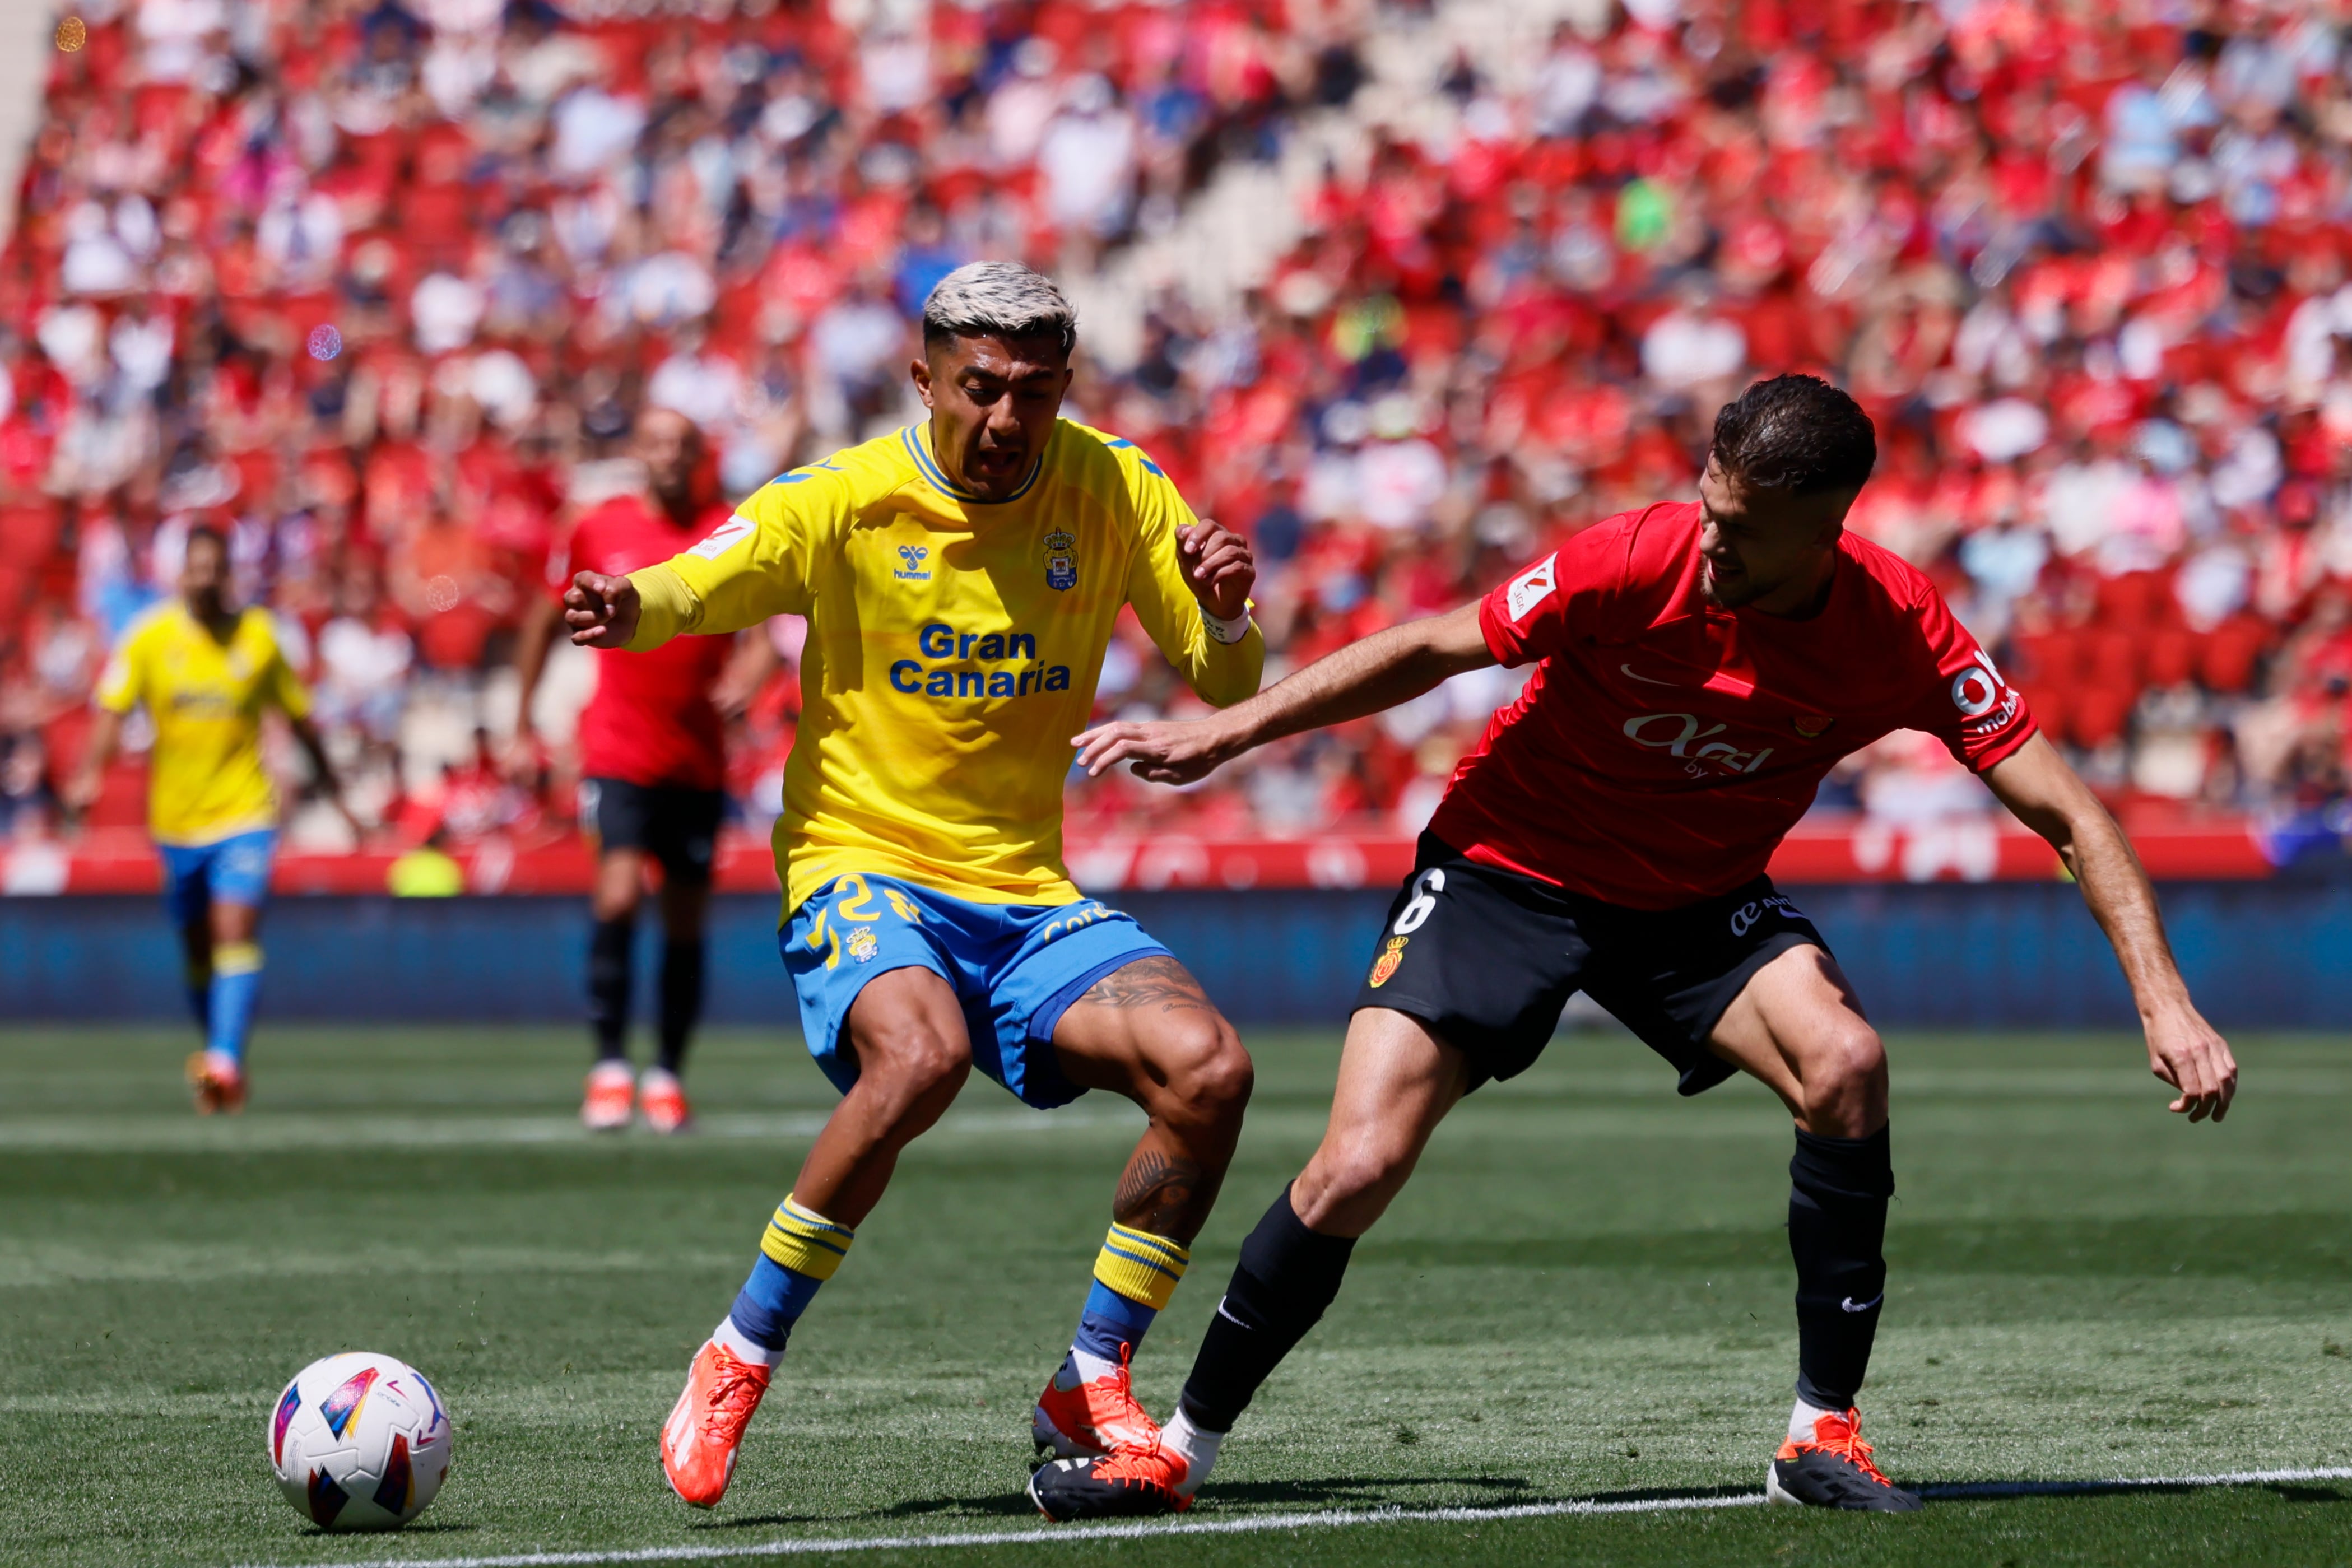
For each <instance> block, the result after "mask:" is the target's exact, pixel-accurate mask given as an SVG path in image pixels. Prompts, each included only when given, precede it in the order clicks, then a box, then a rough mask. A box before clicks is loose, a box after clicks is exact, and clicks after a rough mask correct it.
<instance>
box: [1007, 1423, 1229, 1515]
mask: <svg viewBox="0 0 2352 1568" xmlns="http://www.w3.org/2000/svg"><path fill="white" fill-rule="evenodd" d="M1191 1479H1192V1478H1191V1476H1190V1474H1189V1472H1188V1469H1187V1467H1186V1465H1185V1463H1184V1461H1183V1460H1182V1459H1181V1458H1178V1457H1177V1456H1176V1455H1174V1454H1171V1453H1170V1452H1169V1451H1168V1450H1167V1449H1166V1448H1163V1447H1161V1446H1160V1444H1159V1443H1158V1442H1156V1441H1155V1442H1152V1443H1149V1444H1143V1443H1122V1444H1120V1445H1119V1446H1118V1447H1117V1448H1113V1449H1112V1450H1111V1451H1110V1452H1109V1453H1108V1454H1105V1455H1103V1456H1101V1457H1100V1458H1091V1459H1055V1460H1054V1461H1052V1462H1051V1463H1049V1464H1045V1465H1040V1466H1039V1467H1038V1468H1037V1470H1036V1473H1034V1475H1032V1476H1031V1477H1030V1478H1029V1500H1030V1501H1031V1502H1034V1503H1035V1504H1036V1505H1037V1511H1038V1512H1040V1513H1042V1514H1044V1515H1045V1517H1046V1518H1047V1519H1050V1520H1053V1521H1056V1522H1057V1523H1061V1522H1067V1521H1071V1520H1076V1519H1133V1518H1136V1517H1138V1516H1139V1515H1145V1514H1154V1513H1181V1512H1183V1511H1185V1510H1186V1509H1188V1508H1190V1507H1192V1486H1191V1485H1190V1484H1189V1483H1190V1482H1191Z"/></svg>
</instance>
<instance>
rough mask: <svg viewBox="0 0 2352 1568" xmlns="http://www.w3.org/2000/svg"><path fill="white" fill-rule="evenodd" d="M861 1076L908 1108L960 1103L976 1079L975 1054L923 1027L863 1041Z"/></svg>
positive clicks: (860, 1045)
mask: <svg viewBox="0 0 2352 1568" xmlns="http://www.w3.org/2000/svg"><path fill="white" fill-rule="evenodd" d="M858 1057H859V1059H860V1060H859V1076H860V1078H861V1081H864V1082H871V1083H872V1084H873V1086H874V1088H875V1089H876V1090H877V1092H880V1093H882V1094H884V1095H885V1096H886V1097H887V1098H888V1099H889V1100H891V1101H893V1102H896V1103H901V1104H903V1105H905V1106H907V1107H908V1108H912V1107H915V1106H919V1105H924V1104H929V1103H935V1102H940V1101H944V1100H950V1099H953V1098H954V1097H955V1092H956V1091H957V1090H959V1089H961V1088H962V1087H963V1081H964V1080H965V1079H966V1078H969V1077H970V1076H971V1048H970V1047H969V1046H967V1045H966V1044H965V1043H964V1042H963V1041H962V1040H958V1039H953V1038H950V1036H949V1035H948V1034H947V1033H946V1032H945V1031H943V1030H937V1029H932V1028H930V1027H929V1026H928V1025H925V1024H922V1023H915V1024H911V1025H908V1026H907V1027H904V1028H900V1029H897V1030H889V1031H887V1033H885V1034H883V1035H882V1036H881V1037H880V1038H877V1039H869V1040H861V1041H860V1042H859V1049H858Z"/></svg>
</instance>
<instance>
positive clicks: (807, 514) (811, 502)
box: [625, 458, 857, 653]
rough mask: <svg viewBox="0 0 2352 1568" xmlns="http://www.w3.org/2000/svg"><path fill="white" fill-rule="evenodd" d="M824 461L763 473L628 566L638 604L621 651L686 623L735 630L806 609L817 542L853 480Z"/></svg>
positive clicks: (848, 504) (829, 534) (840, 514)
mask: <svg viewBox="0 0 2352 1568" xmlns="http://www.w3.org/2000/svg"><path fill="white" fill-rule="evenodd" d="M834 463H835V459H834V458H827V459H826V460H825V461H824V462H823V463H817V464H812V465H810V466H808V467H806V468H795V469H794V470H793V471H792V472H791V473H789V474H786V475H784V476H782V478H779V479H773V480H771V481H770V482H769V483H768V484H766V485H765V486H761V488H760V489H759V490H758V491H757V492H755V493H754V494H753V495H752V496H751V497H750V498H749V499H747V500H746V501H745V502H744V503H743V504H742V505H741V506H740V507H737V508H736V509H735V515H734V516H733V517H730V518H728V519H727V521H725V522H724V523H721V524H720V525H719V527H718V528H714V529H712V530H711V532H710V537H709V538H706V539H704V540H703V541H702V542H701V543H700V544H698V545H693V546H690V547H689V548H688V549H685V550H684V551H682V552H680V553H679V554H677V555H675V556H672V557H671V558H670V559H668V560H666V561H664V562H662V563H661V564H660V565H658V566H649V567H645V568H643V569H641V570H636V571H633V572H631V573H629V580H630V581H631V582H634V583H635V584H636V586H637V598H638V601H639V604H640V611H639V614H638V618H637V630H636V633H635V635H634V636H632V637H631V638H630V639H629V641H628V643H626V644H625V646H626V647H627V648H628V650H629V651H630V652H632V653H643V652H644V651H646V649H648V648H658V647H660V646H661V645H662V644H663V643H667V642H668V641H669V640H670V639H671V638H673V637H677V636H682V635H684V634H686V633H688V632H740V631H741V630H743V629H744V628H745V627H747V626H756V625H758V624H759V623H760V622H762V621H765V620H766V619H768V617H770V616H771V615H787V614H789V615H805V614H807V613H808V612H809V608H810V605H811V603H812V601H814V597H815V595H814V591H813V584H814V581H815V579H816V571H815V562H816V559H817V554H818V551H819V550H820V549H822V548H824V542H825V541H826V540H828V539H830V538H835V537H837V535H838V534H839V532H840V530H841V529H842V528H846V527H847V526H848V524H849V522H850V520H851V519H852V518H853V517H855V516H856V509H857V501H856V486H855V485H854V484H853V482H852V480H851V477H850V476H849V475H848V474H847V473H846V472H845V471H844V470H842V469H840V468H838V467H835V466H834Z"/></svg>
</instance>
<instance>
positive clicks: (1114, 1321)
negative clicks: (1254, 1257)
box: [1062, 1224, 1192, 1383]
mask: <svg viewBox="0 0 2352 1568" xmlns="http://www.w3.org/2000/svg"><path fill="white" fill-rule="evenodd" d="M1191 1264H1192V1253H1191V1252H1190V1251H1188V1250H1187V1249H1185V1248H1184V1247H1182V1246H1181V1245H1180V1244H1179V1243H1177V1242H1174V1241H1171V1240H1170V1239H1168V1238H1167V1237H1165V1236H1154V1235H1152V1234H1151V1232H1150V1231H1148V1230H1138V1229H1136V1228H1134V1227H1133V1226H1129V1225H1118V1224H1113V1225H1112V1226H1111V1228H1110V1234H1109V1235H1108V1236H1107V1237H1105V1238H1104V1239H1103V1245H1102V1251H1101V1252H1100V1253H1098V1254H1097V1255H1096V1258H1095V1283H1094V1289H1093V1290H1092V1291H1088V1292H1087V1304H1086V1307H1085V1309H1084V1310H1083V1311H1082V1312H1080V1313H1079V1314H1078V1332H1077V1333H1076V1334H1075V1335H1073V1336H1072V1337H1071V1340H1070V1354H1069V1356H1068V1358H1067V1359H1066V1360H1065V1361H1064V1362H1063V1364H1062V1375H1064V1376H1066V1377H1075V1378H1076V1381H1077V1382H1079V1383H1091V1382H1093V1381H1094V1380H1095V1379H1096V1378H1097V1377H1100V1376H1103V1375H1106V1374H1107V1373H1109V1372H1112V1371H1115V1370H1116V1369H1117V1368H1118V1359H1119V1346H1121V1345H1125V1346H1127V1347H1128V1349H1129V1353H1130V1354H1132V1352H1133V1351H1134V1350H1135V1348H1136V1347H1137V1346H1139V1345H1140V1344H1141V1343H1143V1335H1144V1333H1145V1331H1146V1330H1148V1329H1150V1327H1151V1322H1152V1320H1153V1319H1154V1318H1157V1317H1158V1316H1159V1315H1160V1311H1161V1310H1162V1309H1163V1308H1165V1307H1166V1306H1167V1305H1168V1301H1169V1298H1170V1297H1171V1296H1173V1295H1174V1294H1175V1293H1176V1285H1177V1281H1181V1279H1183V1278H1184V1270H1186V1269H1187V1268H1188V1267H1190V1266H1191Z"/></svg>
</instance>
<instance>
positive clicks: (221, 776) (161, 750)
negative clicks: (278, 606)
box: [98, 599, 310, 844]
mask: <svg viewBox="0 0 2352 1568" xmlns="http://www.w3.org/2000/svg"><path fill="white" fill-rule="evenodd" d="M98 702H99V706H100V707H104V708H110V709H111V710H112V711H114V712H116V713H129V712H130V711H131V709H132V708H134V707H136V706H139V705H140V704H141V703H144V704H146V705H147V712H148V714H149V716H152V718H153V719H154V721H155V748H154V750H153V752H152V753H151V754H150V756H149V758H148V779H147V823H148V826H149V828H150V829H151V830H152V831H153V833H154V835H155V841H156V842H158V843H163V844H209V843H215V842H217V841H220V840H222V839H226V838H233V837H235V836H236V834H238V833H249V832H252V831H254V830H256V829H257V828H274V827H276V826H277V825H278V792H277V790H276V789H275V788H273V787H272V785H271V783H270V780H269V771H268V768H264V767H263V766H262V765H261V709H262V707H263V705H265V704H268V705H274V706H277V707H278V708H279V709H281V710H282V711H283V712H285V713H286V714H287V715H289V716H291V717H295V718H300V717H302V716H306V715H308V714H309V713H310V693H309V692H308V691H306V690H304V689H303V686H302V682H301V680H300V678H299V677H298V676H297V675H296V674H294V672H293V670H292V669H291V668H289V666H288V664H287V663H286V655H285V653H283V652H282V651H280V650H279V648H278V634H277V632H276V631H275V629H274V628H273V627H272V625H271V622H270V619H269V614H268V612H267V611H263V610H258V609H247V610H246V611H245V612H243V613H242V614H240V615H239V616H238V617H237V620H236V630H235V631H234V632H231V633H230V634H229V639H228V641H227V642H226V643H223V642H220V641H219V640H217V639H216V638H215V637H214V636H213V634H212V632H209V631H207V630H206V629H205V627H204V626H203V625H202V624H201V623H199V622H197V620H196V619H195V617H194V616H193V615H191V614H189V613H188V611H187V607H186V606H185V605H184V604H183V603H182V602H181V601H178V600H176V599H174V600H173V601H170V602H168V603H165V604H160V605H157V606H156V607H155V608H154V609H152V610H151V611H149V612H147V613H146V614H144V615H142V616H141V617H140V618H139V620H138V621H136V622H133V623H132V625H131V629H130V630H129V631H128V632H124V633H123V637H122V642H121V645H120V646H118V647H117V648H116V649H115V651H114V657H113V658H112V659H111V660H110V661H109V662H108V664H107V666H106V673H105V674H103V675H101V676H100V678H99V683H98Z"/></svg>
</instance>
